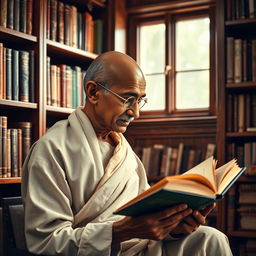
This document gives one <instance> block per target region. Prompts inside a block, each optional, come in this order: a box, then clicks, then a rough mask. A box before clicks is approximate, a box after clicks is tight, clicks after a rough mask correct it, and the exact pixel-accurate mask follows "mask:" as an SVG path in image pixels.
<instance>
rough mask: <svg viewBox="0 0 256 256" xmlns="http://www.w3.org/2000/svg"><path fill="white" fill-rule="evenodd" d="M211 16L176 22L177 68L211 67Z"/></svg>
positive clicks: (178, 69) (179, 69)
mask: <svg viewBox="0 0 256 256" xmlns="http://www.w3.org/2000/svg"><path fill="white" fill-rule="evenodd" d="M209 23H210V20H209V18H200V19H193V20H185V21H178V22H177V23H176V49H177V51H176V70H177V71H181V70H191V69H193V70H195V69H208V68H209V48H210V47H209V46H210V42H209V40H210V30H209Z"/></svg>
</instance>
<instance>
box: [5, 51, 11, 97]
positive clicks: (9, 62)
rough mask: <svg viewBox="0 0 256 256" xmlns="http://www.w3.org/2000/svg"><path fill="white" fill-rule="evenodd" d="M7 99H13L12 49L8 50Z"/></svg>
mask: <svg viewBox="0 0 256 256" xmlns="http://www.w3.org/2000/svg"><path fill="white" fill-rule="evenodd" d="M6 99H7V100H11V99H12V49H10V48H6Z"/></svg>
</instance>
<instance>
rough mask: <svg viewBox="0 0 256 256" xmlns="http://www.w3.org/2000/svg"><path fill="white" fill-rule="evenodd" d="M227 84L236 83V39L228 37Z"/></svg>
mask: <svg viewBox="0 0 256 256" xmlns="http://www.w3.org/2000/svg"><path fill="white" fill-rule="evenodd" d="M226 63H227V66H226V70H227V72H226V74H227V77H226V80H227V83H233V82H234V37H227V62H226Z"/></svg>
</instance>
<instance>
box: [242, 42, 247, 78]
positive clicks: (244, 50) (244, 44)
mask: <svg viewBox="0 0 256 256" xmlns="http://www.w3.org/2000/svg"><path fill="white" fill-rule="evenodd" d="M247 58H248V56H247V40H243V41H242V62H243V63H242V71H243V72H242V77H243V82H247V81H248V77H247V71H248V67H247V63H248V62H247Z"/></svg>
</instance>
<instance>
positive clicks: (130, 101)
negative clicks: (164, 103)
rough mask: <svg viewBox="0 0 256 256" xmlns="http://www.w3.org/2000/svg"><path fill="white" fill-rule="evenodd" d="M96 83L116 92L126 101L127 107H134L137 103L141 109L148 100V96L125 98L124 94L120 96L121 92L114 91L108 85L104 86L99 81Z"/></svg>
mask: <svg viewBox="0 0 256 256" xmlns="http://www.w3.org/2000/svg"><path fill="white" fill-rule="evenodd" d="M96 84H97V85H99V86H100V87H102V88H103V89H105V90H106V91H108V92H110V93H112V94H114V95H115V96H116V97H118V98H119V99H121V100H122V101H123V103H124V107H125V108H132V107H133V106H134V104H135V103H137V104H138V106H139V109H142V108H143V107H144V106H145V104H146V103H147V102H148V99H147V98H139V99H137V98H136V97H135V96H131V97H129V98H127V99H125V98H123V97H122V96H120V95H119V94H117V93H116V92H114V91H112V90H110V89H109V88H107V87H106V86H104V85H103V84H101V83H99V82H96Z"/></svg>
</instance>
